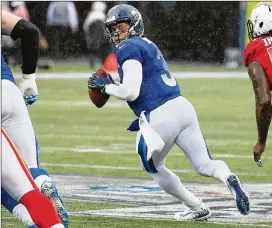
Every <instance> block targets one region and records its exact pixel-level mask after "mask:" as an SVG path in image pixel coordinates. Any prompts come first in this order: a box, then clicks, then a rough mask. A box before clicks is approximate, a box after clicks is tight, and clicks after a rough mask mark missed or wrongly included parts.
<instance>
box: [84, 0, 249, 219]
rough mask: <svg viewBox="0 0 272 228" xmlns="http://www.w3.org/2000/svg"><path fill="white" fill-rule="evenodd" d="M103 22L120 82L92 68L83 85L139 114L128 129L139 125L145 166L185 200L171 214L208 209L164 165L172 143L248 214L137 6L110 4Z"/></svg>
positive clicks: (186, 215)
mask: <svg viewBox="0 0 272 228" xmlns="http://www.w3.org/2000/svg"><path fill="white" fill-rule="evenodd" d="M105 23H106V28H107V32H108V35H109V37H110V38H111V40H112V41H113V42H114V43H115V44H116V55H117V58H118V66H119V68H118V73H119V77H120V82H121V84H120V85H116V84H114V83H113V82H112V80H111V79H110V78H107V77H100V76H99V75H96V74H94V75H93V76H92V77H91V78H90V79H89V81H88V86H89V88H90V89H100V90H101V92H102V93H106V94H109V95H111V96H114V97H116V98H119V99H122V100H126V101H127V102H128V105H129V106H130V108H131V109H132V110H133V112H134V113H135V115H136V116H138V117H139V119H138V120H136V121H134V122H133V123H132V124H131V125H130V127H129V130H131V131H138V133H137V138H136V145H137V152H138V154H139V156H140V159H141V161H142V164H143V167H144V169H145V170H146V171H147V172H148V173H149V174H150V175H151V176H152V177H153V179H154V180H155V181H156V182H157V183H158V184H159V186H160V187H161V188H162V189H163V190H164V191H165V192H167V193H169V194H170V195H172V196H173V197H175V198H177V199H178V200H180V201H181V202H182V203H184V204H185V205H186V206H188V209H187V210H185V212H183V213H177V214H175V217H176V218H177V219H181V220H207V219H208V218H209V217H210V216H211V212H210V209H209V208H208V207H207V206H206V205H205V204H204V203H203V202H202V201H201V200H200V199H198V198H197V197H196V196H195V195H193V194H192V193H191V192H190V191H189V190H188V189H186V188H185V186H184V185H183V184H182V183H181V181H180V179H179V178H178V176H177V175H176V174H175V173H173V172H172V171H171V170H169V169H167V168H166V166H165V159H166V156H167V154H168V153H169V151H170V149H171V148H172V147H173V145H174V144H177V145H178V146H179V148H180V149H181V150H183V152H184V153H185V155H186V156H187V157H188V158H189V160H190V162H191V164H192V166H193V168H194V169H195V170H196V171H197V172H198V173H199V174H201V175H204V176H209V177H215V178H217V179H219V180H221V181H222V182H223V183H224V184H225V185H226V186H227V187H229V188H230V190H231V192H232V193H233V195H234V199H235V201H236V205H237V208H238V210H239V211H240V213H241V214H243V215H246V214H248V213H249V211H250V203H249V197H248V195H247V193H246V192H245V190H244V189H243V187H242V185H241V183H240V181H239V178H238V176H237V175H235V174H233V173H232V172H231V171H230V170H229V168H228V166H227V165H226V164H225V162H223V161H219V160H212V159H211V156H210V153H209V150H208V148H207V145H206V142H205V139H204V137H203V135H202V132H201V130H200V127H199V123H198V119H197V115H196V113H195V110H194V108H193V106H192V104H191V103H190V102H189V101H188V100H187V99H186V98H184V97H182V96H181V95H180V89H179V86H178V84H177V81H176V80H175V78H174V77H173V76H172V75H171V72H170V70H169V69H168V65H167V63H166V61H165V60H164V57H163V55H162V53H161V52H160V50H159V49H158V47H157V46H156V45H155V44H154V43H152V42H151V41H150V40H148V39H147V38H146V37H144V36H143V35H144V24H143V20H142V16H141V14H140V13H139V11H138V10H137V9H136V8H134V7H132V6H130V5H126V4H121V5H117V6H115V7H113V8H112V9H110V11H109V12H108V14H107V17H106V22H105Z"/></svg>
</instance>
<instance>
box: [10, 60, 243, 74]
mask: <svg viewBox="0 0 272 228" xmlns="http://www.w3.org/2000/svg"><path fill="white" fill-rule="evenodd" d="M99 67H100V66H99V65H97V67H96V69H92V68H90V66H89V65H88V63H86V62H80V61H76V64H73V63H71V61H70V62H69V61H67V62H62V63H59V62H56V63H53V64H52V67H51V69H49V70H44V69H37V72H45V73H47V72H53V73H59V72H92V71H94V70H97V69H98V68H99ZM169 68H170V69H171V70H172V71H201V72H226V71H230V72H232V71H246V68H245V67H239V68H238V69H226V68H224V67H222V66H218V67H213V66H198V65H197V64H195V65H192V66H189V65H181V66H180V65H178V64H175V65H173V64H172V65H171V64H169ZM12 71H13V72H21V68H20V67H19V66H16V67H12Z"/></svg>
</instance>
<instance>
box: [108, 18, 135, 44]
mask: <svg viewBox="0 0 272 228" xmlns="http://www.w3.org/2000/svg"><path fill="white" fill-rule="evenodd" d="M130 29H131V27H130V25H129V24H128V23H127V22H120V23H118V24H113V25H111V26H107V32H108V36H109V38H110V40H111V41H112V42H113V43H115V45H118V44H119V43H120V42H122V41H123V40H126V39H127V38H128V36H129V32H130Z"/></svg>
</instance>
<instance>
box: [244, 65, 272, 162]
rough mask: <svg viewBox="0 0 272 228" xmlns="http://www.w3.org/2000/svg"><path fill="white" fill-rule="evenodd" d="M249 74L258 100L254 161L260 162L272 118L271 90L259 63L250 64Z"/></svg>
mask: <svg viewBox="0 0 272 228" xmlns="http://www.w3.org/2000/svg"><path fill="white" fill-rule="evenodd" d="M248 74H249V76H250V79H251V81H252V85H253V90H254V93H255V100H256V122H257V129H258V141H257V143H256V145H255V147H254V159H255V161H256V162H258V161H260V157H261V154H262V153H263V152H264V150H265V145H266V139H267V134H268V129H269V126H270V122H271V117H272V105H271V90H270V84H269V82H268V80H267V78H266V76H265V73H264V70H263V67H262V66H261V64H260V63H259V62H257V61H253V62H251V63H249V65H248ZM260 166H261V165H260Z"/></svg>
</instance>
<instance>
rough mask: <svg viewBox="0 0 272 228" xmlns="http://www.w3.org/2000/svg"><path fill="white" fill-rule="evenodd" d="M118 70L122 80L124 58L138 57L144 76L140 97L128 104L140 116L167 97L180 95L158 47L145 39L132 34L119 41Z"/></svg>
mask: <svg viewBox="0 0 272 228" xmlns="http://www.w3.org/2000/svg"><path fill="white" fill-rule="evenodd" d="M116 55H117V61H118V73H119V77H120V82H121V83H122V81H123V70H122V65H123V63H124V62H125V61H126V60H129V59H134V60H138V61H139V62H140V63H141V64H142V67H143V79H142V84H141V89H140V94H139V97H138V98H137V99H136V100H135V101H132V102H129V101H128V105H129V106H130V108H131V109H132V110H133V112H134V113H135V114H136V115H137V116H140V114H141V112H142V111H144V110H145V111H147V112H151V111H152V110H154V109H156V108H157V107H159V106H161V105H162V104H164V103H165V102H167V101H168V100H171V99H173V98H176V97H178V96H180V89H179V85H178V83H177V81H176V79H175V78H174V77H173V76H172V75H171V72H170V70H169V69H168V65H167V63H166V61H165V60H164V58H163V56H162V53H161V51H160V50H159V48H158V47H157V46H156V45H155V44H154V43H152V42H151V41H150V40H148V39H147V38H143V37H140V36H135V37H132V38H129V39H126V40H124V41H122V42H121V43H120V44H119V45H118V46H117V47H116Z"/></svg>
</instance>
